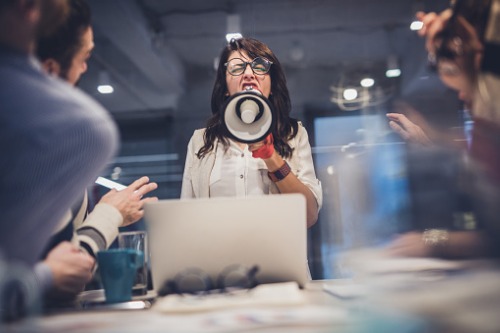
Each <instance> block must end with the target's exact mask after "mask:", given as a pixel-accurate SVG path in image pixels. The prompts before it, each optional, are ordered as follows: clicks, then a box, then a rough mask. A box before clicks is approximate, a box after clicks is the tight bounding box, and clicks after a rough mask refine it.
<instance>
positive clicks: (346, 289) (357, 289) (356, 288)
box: [323, 283, 368, 299]
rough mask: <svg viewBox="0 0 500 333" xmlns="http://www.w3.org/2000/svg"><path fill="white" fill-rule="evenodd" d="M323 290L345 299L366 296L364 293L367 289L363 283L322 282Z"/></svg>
mask: <svg viewBox="0 0 500 333" xmlns="http://www.w3.org/2000/svg"><path fill="white" fill-rule="evenodd" d="M323 290H324V291H326V292H327V293H329V294H331V295H333V296H337V297H340V298H345V299H349V298H358V297H363V296H366V293H367V291H368V290H367V287H366V286H365V285H363V284H358V283H349V284H331V283H324V284H323Z"/></svg>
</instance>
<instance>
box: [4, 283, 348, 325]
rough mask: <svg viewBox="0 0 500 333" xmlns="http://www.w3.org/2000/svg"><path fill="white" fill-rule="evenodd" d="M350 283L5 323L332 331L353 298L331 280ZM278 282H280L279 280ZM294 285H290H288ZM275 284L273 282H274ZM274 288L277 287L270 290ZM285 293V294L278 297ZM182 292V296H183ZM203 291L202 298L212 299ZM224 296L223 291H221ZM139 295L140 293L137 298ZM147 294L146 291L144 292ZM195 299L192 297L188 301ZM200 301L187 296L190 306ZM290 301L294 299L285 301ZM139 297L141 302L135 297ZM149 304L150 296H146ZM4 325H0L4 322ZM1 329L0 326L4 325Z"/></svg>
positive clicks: (343, 318)
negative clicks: (245, 298)
mask: <svg viewBox="0 0 500 333" xmlns="http://www.w3.org/2000/svg"><path fill="white" fill-rule="evenodd" d="M332 283H333V284H335V285H348V284H350V283H351V282H350V281H349V280H329V281H327V280H318V281H311V282H310V283H309V284H307V285H306V286H305V287H304V288H303V289H298V290H297V293H296V295H300V299H299V300H298V301H297V300H294V296H293V295H292V296H290V293H289V295H280V293H282V292H283V290H282V291H278V292H277V293H275V294H274V295H271V296H272V297H274V298H276V297H277V298H280V299H281V300H278V302H273V301H269V300H266V299H262V297H261V298H260V299H252V300H250V302H249V303H247V304H245V305H239V304H237V302H236V303H234V305H233V300H232V298H231V297H232V296H227V298H228V299H229V300H228V301H227V302H225V303H224V304H223V305H220V304H219V305H217V306H214V308H213V309H211V308H210V306H209V307H204V308H203V309H195V310H186V309H185V310H183V311H175V312H171V311H168V309H167V310H165V309H158V300H156V301H153V302H152V307H151V308H146V309H140V308H134V306H133V304H132V306H130V307H129V308H126V307H125V306H121V307H115V308H113V307H112V306H109V307H106V306H95V307H88V308H78V309H60V310H59V311H54V312H52V313H48V314H44V315H41V316H37V317H33V318H28V319H26V320H23V321H21V322H17V323H12V324H9V325H5V326H4V331H5V332H40V333H45V332H51V333H54V332H56V333H58V332H61V333H62V332H68V333H76V332H82V333H83V332H85V333H92V332H176V333H178V332H247V331H249V332H250V331H251V332H255V331H265V332H332V329H333V328H335V329H338V330H344V329H346V327H347V325H351V324H350V323H349V310H348V304H349V303H350V302H351V301H352V300H346V299H341V298H339V297H335V296H333V295H331V294H329V293H328V292H327V291H325V289H324V287H325V285H327V284H330V285H331V284H332ZM278 285H279V284H276V286H278ZM289 286H290V285H288V287H289ZM272 288H275V287H272ZM271 292H274V291H273V290H271ZM280 296H283V297H280ZM181 297H182V296H181ZM200 297H204V299H203V302H205V303H206V304H208V303H211V302H212V301H209V300H208V298H209V297H211V296H200ZM220 297H223V296H220ZM136 299H141V298H140V297H139V298H136ZM142 299H144V297H143V298H142ZM190 302H192V303H190ZM196 302H200V301H199V300H190V301H188V303H189V306H192V304H194V303H196ZM287 302H290V304H287ZM137 303H140V302H137ZM146 304H147V302H146ZM0 328H1V326H0ZM0 331H2V330H1V329H0Z"/></svg>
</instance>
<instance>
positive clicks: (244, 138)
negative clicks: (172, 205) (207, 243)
mask: <svg viewBox="0 0 500 333" xmlns="http://www.w3.org/2000/svg"><path fill="white" fill-rule="evenodd" d="M216 75H217V76H216V79H215V84H214V88H213V92H212V102H211V106H212V117H211V118H210V119H209V120H208V122H207V126H206V128H204V129H200V130H196V131H195V132H194V134H193V136H192V137H191V140H190V141H189V144H188V151H187V157H186V164H185V168H184V176H183V180H182V191H181V198H207V197H224V196H226V197H227V196H253V195H267V194H278V193H301V194H303V195H304V196H305V198H306V203H307V204H306V205H307V227H311V226H312V225H314V223H316V221H317V219H318V212H319V209H320V207H321V204H322V198H323V196H322V192H321V183H320V182H319V180H318V179H317V178H316V173H315V171H314V165H313V159H312V154H311V146H310V144H309V139H308V135H307V132H306V130H305V128H304V127H303V126H302V124H301V123H300V122H299V121H297V120H296V119H293V118H291V117H290V111H291V102H290V96H289V93H288V88H287V86H286V79H285V74H284V72H283V68H282V67H281V64H280V62H279V60H278V59H277V58H276V56H275V55H274V53H273V52H272V51H271V50H270V49H269V47H268V46H267V45H265V44H264V43H262V42H260V41H258V40H256V39H252V38H240V39H233V40H231V42H229V43H228V44H227V46H225V47H224V49H223V50H222V52H221V55H220V57H219V66H218V69H217V74H216Z"/></svg>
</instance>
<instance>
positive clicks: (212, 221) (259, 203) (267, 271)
mask: <svg viewBox="0 0 500 333" xmlns="http://www.w3.org/2000/svg"><path fill="white" fill-rule="evenodd" d="M144 210H145V221H146V227H147V230H148V237H149V244H150V250H151V271H152V277H153V285H154V288H155V290H156V291H157V292H158V291H159V289H161V288H162V287H163V285H164V284H165V282H166V281H168V280H171V281H172V280H175V279H176V275H177V274H178V273H181V272H186V270H188V269H192V268H196V269H201V270H202V271H203V272H205V273H206V274H208V275H209V276H210V277H211V279H212V280H213V281H214V282H215V281H217V280H216V279H217V276H218V275H219V274H220V273H221V272H222V271H223V270H224V269H225V268H226V267H228V266H230V265H234V264H238V265H242V266H243V267H247V268H250V267H253V266H254V265H257V266H258V272H257V274H256V279H257V280H258V282H259V283H272V282H284V281H296V282H298V283H299V285H301V286H303V285H304V284H305V283H306V282H307V281H308V279H309V278H308V273H307V264H306V263H307V245H306V237H307V231H306V201H305V198H304V197H303V196H302V195H300V194H282V195H267V196H259V197H246V198H212V199H188V200H161V201H158V202H155V203H148V204H146V206H145V208H144Z"/></svg>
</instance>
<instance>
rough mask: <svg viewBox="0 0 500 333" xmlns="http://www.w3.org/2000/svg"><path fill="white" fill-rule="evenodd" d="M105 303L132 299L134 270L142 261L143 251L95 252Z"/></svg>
mask: <svg viewBox="0 0 500 333" xmlns="http://www.w3.org/2000/svg"><path fill="white" fill-rule="evenodd" d="M97 262H98V264H99V271H100V274H101V281H102V284H103V287H104V293H105V295H106V302H107V303H118V302H126V301H130V300H131V299H132V286H133V284H134V279H135V275H136V271H137V269H138V268H139V267H141V266H142V265H143V263H144V253H143V252H142V251H138V250H133V249H110V250H105V251H99V252H97Z"/></svg>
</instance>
